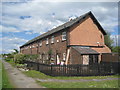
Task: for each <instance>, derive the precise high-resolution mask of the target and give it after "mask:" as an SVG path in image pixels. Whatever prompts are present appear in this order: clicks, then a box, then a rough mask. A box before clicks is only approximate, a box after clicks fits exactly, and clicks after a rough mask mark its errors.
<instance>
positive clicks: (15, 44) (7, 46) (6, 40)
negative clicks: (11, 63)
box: [0, 37, 28, 53]
mask: <svg viewBox="0 0 120 90" xmlns="http://www.w3.org/2000/svg"><path fill="white" fill-rule="evenodd" d="M0 41H2V48H1V50H0V51H2V52H3V53H10V51H11V50H12V49H19V47H20V46H21V45H22V44H24V43H25V42H27V41H28V40H25V39H22V38H17V37H14V38H10V37H3V38H0Z"/></svg>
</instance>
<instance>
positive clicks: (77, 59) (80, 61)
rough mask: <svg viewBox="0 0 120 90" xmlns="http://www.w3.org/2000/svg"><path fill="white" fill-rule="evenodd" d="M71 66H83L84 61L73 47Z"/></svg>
mask: <svg viewBox="0 0 120 90" xmlns="http://www.w3.org/2000/svg"><path fill="white" fill-rule="evenodd" d="M69 64H83V59H82V56H81V54H80V53H78V52H77V51H76V50H75V49H74V48H72V47H71V51H70V62H69Z"/></svg>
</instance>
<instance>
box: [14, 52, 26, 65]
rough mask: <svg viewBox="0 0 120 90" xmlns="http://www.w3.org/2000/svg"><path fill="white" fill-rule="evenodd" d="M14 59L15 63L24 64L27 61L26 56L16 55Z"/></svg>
mask: <svg viewBox="0 0 120 90" xmlns="http://www.w3.org/2000/svg"><path fill="white" fill-rule="evenodd" d="M14 59H15V63H19V64H22V63H24V61H25V55H24V54H16V55H15V56H14Z"/></svg>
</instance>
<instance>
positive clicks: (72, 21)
mask: <svg viewBox="0 0 120 90" xmlns="http://www.w3.org/2000/svg"><path fill="white" fill-rule="evenodd" d="M88 15H90V16H91V18H93V19H94V21H95V22H96V24H97V26H98V27H99V28H100V30H101V31H102V32H103V34H104V35H106V32H105V31H104V30H103V28H102V27H101V25H100V24H99V22H98V21H97V20H96V18H95V17H94V15H93V14H92V13H91V12H88V13H86V14H84V15H81V16H80V17H77V18H76V19H73V20H71V21H68V22H66V23H64V24H62V25H60V26H58V27H56V28H54V29H52V30H50V31H48V32H46V33H44V34H42V35H40V36H38V37H36V38H34V39H32V40H29V41H28V42H26V43H25V44H24V45H22V46H25V45H28V44H30V43H32V42H34V41H36V40H39V39H42V38H44V37H46V36H48V35H51V34H53V33H55V32H58V31H61V30H63V29H66V28H68V27H70V26H72V25H74V24H75V23H76V22H78V21H79V22H82V21H83V20H84V19H85V17H86V16H88ZM22 46H21V47H22Z"/></svg>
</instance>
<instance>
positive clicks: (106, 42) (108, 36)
mask: <svg viewBox="0 0 120 90" xmlns="http://www.w3.org/2000/svg"><path fill="white" fill-rule="evenodd" d="M104 39H105V45H107V46H108V47H109V48H110V49H111V50H112V48H113V46H112V44H113V43H114V41H113V39H111V38H110V33H108V32H107V35H105V38H104Z"/></svg>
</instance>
